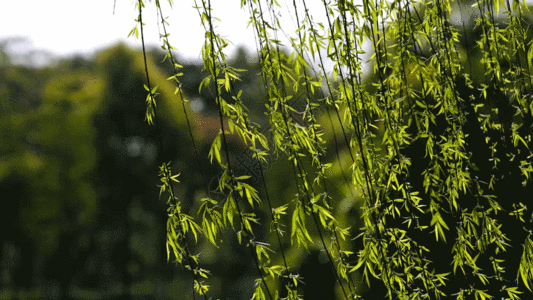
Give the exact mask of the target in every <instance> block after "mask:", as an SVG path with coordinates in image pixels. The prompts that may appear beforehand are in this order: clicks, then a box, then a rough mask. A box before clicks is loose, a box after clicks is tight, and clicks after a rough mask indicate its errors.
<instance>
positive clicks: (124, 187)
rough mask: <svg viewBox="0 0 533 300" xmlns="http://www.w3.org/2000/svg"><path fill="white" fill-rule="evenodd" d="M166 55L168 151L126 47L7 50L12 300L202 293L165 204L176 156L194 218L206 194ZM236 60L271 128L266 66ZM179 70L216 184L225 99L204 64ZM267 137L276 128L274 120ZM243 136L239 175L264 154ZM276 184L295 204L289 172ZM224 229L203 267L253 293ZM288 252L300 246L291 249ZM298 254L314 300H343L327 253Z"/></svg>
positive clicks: (241, 56) (161, 84)
mask: <svg viewBox="0 0 533 300" xmlns="http://www.w3.org/2000/svg"><path fill="white" fill-rule="evenodd" d="M3 45H5V42H4V43H3ZM163 57H164V53H162V52H160V51H158V50H150V52H149V58H150V59H149V65H150V68H149V72H150V76H151V81H152V82H153V83H155V85H157V86H158V92H159V93H160V94H159V96H158V98H157V101H158V112H159V113H160V116H161V117H160V118H159V122H160V124H161V125H162V134H163V139H162V140H163V144H162V147H161V145H160V144H159V141H158V139H157V133H156V127H155V126H149V125H148V124H147V123H146V122H145V121H144V115H145V110H146V103H145V98H146V91H145V90H144V88H143V84H144V83H145V74H144V65H143V58H142V53H141V52H139V51H136V50H132V49H130V48H128V47H126V46H124V45H122V44H119V45H116V46H114V47H111V48H108V49H105V50H102V51H100V52H99V53H97V54H96V55H94V56H93V57H92V58H86V57H82V56H75V57H70V58H63V59H58V60H56V61H55V62H54V63H51V64H47V65H44V66H42V67H39V68H37V67H31V66H27V65H23V64H13V63H12V61H13V57H10V55H9V54H6V52H2V57H1V59H0V99H1V100H0V195H1V198H2V209H0V223H1V225H0V228H1V229H2V230H0V263H1V266H2V267H1V274H0V299H170V298H172V299H192V294H191V293H190V291H191V288H190V287H191V285H192V278H191V277H190V275H189V274H188V273H187V272H185V271H183V270H182V268H181V267H180V266H178V265H176V264H174V263H172V261H170V262H167V257H166V255H167V254H166V249H165V239H166V220H167V213H166V203H165V200H163V199H159V189H158V187H157V184H158V183H159V179H158V176H157V172H158V166H159V165H160V164H161V162H167V161H172V162H173V164H172V168H173V170H174V171H175V172H181V173H182V175H181V176H180V180H181V183H180V184H179V185H177V188H176V191H177V192H178V196H179V198H180V200H181V201H182V203H183V207H184V209H185V211H186V212H187V213H189V214H191V215H193V216H195V217H196V213H195V212H196V211H197V209H198V205H199V199H200V198H202V197H203V196H205V195H206V188H205V184H204V179H203V178H202V176H201V172H200V171H199V167H198V164H197V159H196V157H195V156H194V150H193V148H192V146H191V140H190V137H189V134H188V130H187V124H186V121H185V118H184V115H183V108H182V106H181V102H180V99H179V97H177V96H176V95H174V86H173V85H172V83H171V82H170V81H167V80H166V78H167V77H169V76H171V75H172V69H171V66H170V65H169V64H168V61H166V62H161V60H162V58H163ZM233 57H234V58H233V60H232V61H231V62H230V63H231V64H232V65H233V66H235V67H237V68H243V69H247V70H248V71H247V72H245V73H243V78H242V80H241V81H240V82H239V83H238V86H237V88H239V89H242V90H243V95H244V98H243V100H244V101H245V103H246V105H247V106H248V107H249V109H250V114H251V118H252V119H253V120H255V121H256V122H258V123H261V124H263V125H265V124H266V122H267V119H266V116H265V115H264V114H263V111H264V103H265V101H267V99H266V98H265V93H264V92H263V83H262V82H261V79H260V77H259V76H258V74H259V73H260V69H259V66H258V64H257V59H255V57H254V56H253V55H250V54H249V53H247V52H246V50H244V48H242V49H239V50H238V51H237V52H236V53H235V55H234V56H233ZM19 61H20V59H19ZM180 63H181V64H183V70H182V72H183V73H184V76H183V77H180V80H181V82H182V85H183V86H182V87H183V90H184V92H185V93H186V95H190V97H191V98H188V99H189V100H190V101H188V102H187V104H186V105H187V108H188V112H189V118H190V120H191V125H192V127H193V134H194V135H195V141H196V143H197V148H198V151H199V152H200V158H201V164H202V166H201V168H202V170H203V172H204V175H205V180H206V182H207V184H208V185H209V189H211V190H214V189H215V188H216V185H217V183H218V180H217V175H220V174H221V170H219V169H217V168H215V167H214V166H212V165H211V164H209V161H208V160H207V153H208V150H209V147H210V143H211V141H212V140H213V138H214V137H215V134H216V133H217V132H218V128H219V121H218V118H217V117H216V116H215V112H216V110H215V109H216V107H215V106H214V97H213V95H212V94H211V92H210V90H209V89H204V90H202V92H201V93H200V94H199V93H198V87H199V85H200V82H201V80H202V79H203V78H204V77H205V76H206V75H207V74H206V73H203V72H202V66H201V64H198V63H194V62H189V63H188V62H182V61H180ZM302 101H303V100H302ZM295 105H296V106H297V105H299V104H298V103H296V104H295ZM302 105H305V104H302ZM302 109H303V106H302ZM263 130H264V132H265V133H267V132H268V128H267V126H264V127H263ZM339 132H340V131H339ZM339 132H337V133H339ZM326 138H327V139H329V140H331V139H332V135H331V134H329V135H326ZM231 141H232V144H233V145H232V147H231V149H232V150H231V151H233V152H234V153H232V154H233V155H234V157H236V158H237V157H238V163H237V169H238V172H239V173H242V174H253V173H254V172H255V173H257V166H255V165H254V164H253V161H252V160H251V158H250V154H251V153H248V152H247V150H246V148H245V147H243V145H242V144H239V143H238V141H237V139H233V140H231ZM340 145H341V146H342V143H341V144H340ZM329 149H333V146H331V147H329ZM236 160H237V159H236ZM284 165H285V163H284V162H282V158H281V157H275V156H273V157H272V158H271V161H270V162H269V165H268V166H267V169H268V172H271V173H274V174H280V173H279V172H280V171H281V172H283V168H284ZM254 168H255V169H254ZM255 175H256V176H257V174H255ZM332 176H333V175H332ZM338 176H340V175H338ZM267 178H268V185H269V193H270V194H271V195H278V196H279V197H277V199H279V200H274V203H273V204H274V205H281V204H282V203H281V201H283V200H282V199H291V198H292V197H293V194H294V191H295V190H294V188H293V187H291V186H290V182H287V180H283V176H279V175H278V176H269V175H268V174H267ZM333 178H334V177H333ZM332 182H335V181H332ZM258 183H259V181H258V180H257V178H256V177H255V179H254V182H253V184H254V185H255V186H256V187H257V188H258V189H259V190H260V192H261V193H264V189H262V188H261V187H259V185H258ZM341 186H342V184H341V182H340V180H339V186H338V187H335V186H333V187H332V188H333V192H332V193H336V194H337V195H344V194H346V195H353V194H351V193H350V192H349V191H343V190H341V189H342V188H341ZM211 196H212V197H215V198H216V197H217V195H211ZM218 196H221V195H218ZM350 197H351V196H350ZM342 198H345V197H344V196H342V197H341V199H342ZM353 203H354V201H353V198H351V199H346V201H345V202H341V204H342V205H343V208H342V210H341V212H342V213H344V214H343V216H342V218H343V219H344V220H346V221H347V222H354V221H355V219H353V218H354V217H355V215H356V214H355V208H354V207H353ZM346 212H352V213H351V214H345V213H346ZM350 216H352V219H351V220H350ZM261 217H262V218H263V219H264V220H266V219H268V218H266V215H265V216H261ZM347 218H348V219H347ZM197 222H198V223H201V221H200V220H198V219H197ZM287 230H289V229H288V228H287ZM258 232H259V233H258V235H263V236H258V238H259V239H261V240H264V241H271V240H272V241H273V236H272V234H271V233H270V231H269V226H263V228H262V229H260V230H259V231H258ZM315 234H316V233H315ZM225 235H226V238H225V241H224V243H223V244H222V245H221V246H220V247H219V248H214V247H213V246H212V245H210V244H209V243H204V242H200V244H198V245H195V246H193V249H194V251H195V252H197V253H201V254H200V259H201V262H200V263H201V266H202V267H203V268H206V269H208V270H210V271H211V273H212V276H211V277H210V279H209V281H208V282H207V283H208V284H210V285H211V289H212V291H211V292H210V295H211V296H213V297H215V298H220V299H249V298H250V297H251V293H252V291H253V289H252V288H251V287H252V286H253V284H254V280H255V278H256V277H257V270H256V269H254V265H253V260H252V259H251V258H250V257H248V256H249V253H248V251H246V249H245V247H244V246H239V245H238V242H237V239H236V237H235V234H234V233H233V231H232V230H228V231H227V232H226V233H225ZM287 235H288V234H287ZM287 235H286V236H287ZM192 242H193V240H191V243H192ZM192 244H194V243H192ZM285 247H286V248H290V247H291V246H290V243H289V242H288V241H287V244H286V245H285ZM275 248H277V246H275ZM289 253H290V254H289V259H290V260H291V265H293V266H299V265H301V264H303V263H307V264H306V267H305V268H304V267H302V269H301V270H300V274H302V275H303V276H304V278H305V279H304V280H305V281H306V287H305V289H307V290H309V292H306V294H307V295H308V297H306V299H307V298H310V297H309V295H312V294H313V293H314V294H316V293H318V294H316V295H317V297H318V295H330V296H331V297H332V293H333V289H334V288H333V287H334V285H335V284H334V283H333V281H332V282H325V281H328V280H332V279H331V278H330V277H331V276H322V275H323V274H325V272H330V267H329V265H327V264H326V263H325V261H326V260H325V256H324V257H322V256H323V254H322V255H319V251H318V250H317V249H315V248H313V246H311V247H310V249H309V250H303V249H296V247H294V248H293V249H292V250H291V251H290V252H289ZM306 268H307V269H306ZM306 270H307V271H306ZM327 274H329V273H327ZM317 283H321V285H318V284H317ZM320 286H321V287H320ZM318 287H320V290H313V289H317V288H318ZM328 287H329V288H328ZM320 297H322V296H320Z"/></svg>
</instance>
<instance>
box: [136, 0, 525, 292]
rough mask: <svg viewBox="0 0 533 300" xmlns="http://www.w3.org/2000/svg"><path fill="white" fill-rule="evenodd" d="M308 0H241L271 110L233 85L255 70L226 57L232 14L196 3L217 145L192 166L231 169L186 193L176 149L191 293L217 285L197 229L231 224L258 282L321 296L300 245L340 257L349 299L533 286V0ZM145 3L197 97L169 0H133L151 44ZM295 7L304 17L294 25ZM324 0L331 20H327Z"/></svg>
mask: <svg viewBox="0 0 533 300" xmlns="http://www.w3.org/2000/svg"><path fill="white" fill-rule="evenodd" d="M169 2H170V4H172V1H169ZM309 2H310V1H307V3H306V1H301V0H300V1H296V0H293V1H292V2H291V3H290V4H289V3H287V6H283V7H282V6H280V5H279V4H278V3H277V2H276V1H270V0H250V1H246V0H242V1H241V8H242V9H243V10H245V11H246V12H247V13H249V17H250V25H251V26H250V30H253V31H254V32H255V37H256V44H257V49H256V50H257V53H258V57H259V61H260V65H261V79H262V83H263V87H262V88H263V89H264V91H265V97H263V98H264V99H267V100H266V101H265V103H261V105H259V106H256V107H260V108H261V109H262V110H263V111H262V112H261V113H264V114H265V115H266V116H267V117H268V123H266V124H262V126H260V125H259V123H260V122H256V121H255V120H254V119H253V118H252V117H251V116H252V113H250V111H249V110H248V109H247V107H246V106H247V103H245V102H244V101H243V97H245V96H246V95H243V93H242V91H241V90H238V89H237V88H236V85H235V83H236V82H237V81H239V79H240V77H241V76H242V74H243V72H246V70H243V69H239V68H236V67H234V66H232V65H230V64H229V63H228V60H227V57H228V53H227V49H226V47H227V46H228V44H229V41H227V40H226V39H225V38H224V37H223V36H224V32H219V31H218V29H217V28H218V27H217V23H218V22H224V21H229V20H225V18H228V16H217V11H216V10H213V9H212V7H211V1H210V0H199V1H198V3H196V1H195V3H192V4H191V5H193V4H194V6H195V7H196V9H197V10H198V13H199V23H200V24H201V25H202V26H203V28H204V30H205V43H204V46H203V49H202V58H203V64H204V70H205V71H206V72H208V73H209V75H208V76H207V77H205V79H204V81H203V83H202V85H201V88H204V89H205V88H209V87H212V93H213V94H214V99H215V101H216V106H217V107H218V113H217V114H218V121H217V122H218V123H219V126H220V127H219V132H218V134H217V135H216V137H215V138H214V140H213V141H212V145H211V147H210V151H209V155H208V157H202V156H200V155H199V154H198V151H197V146H196V144H195V140H194V136H192V134H191V141H190V142H189V143H190V145H191V146H192V149H193V150H191V151H195V152H196V153H197V160H198V162H199V167H198V169H197V171H196V172H198V173H199V174H202V176H205V174H204V173H203V171H202V167H201V164H200V162H201V161H203V160H206V159H208V160H209V161H210V162H211V163H212V164H215V165H218V166H219V167H220V170H221V173H220V175H219V176H217V180H218V184H217V185H216V188H214V189H213V188H212V187H210V186H208V184H207V182H208V181H210V180H211V179H210V178H204V179H203V180H204V181H205V182H206V188H205V197H203V198H202V199H197V200H194V201H197V202H198V203H197V204H195V205H192V206H190V205H189V206H187V209H184V206H183V205H182V202H181V199H178V197H177V196H176V195H177V194H178V191H179V189H180V188H181V187H180V185H179V179H180V177H179V172H180V171H181V170H180V166H179V164H177V165H175V164H172V163H171V162H163V163H162V164H161V167H160V177H161V178H160V179H161V185H160V188H161V195H162V197H164V199H165V200H166V201H167V202H168V215H169V217H168V223H167V232H168V237H167V251H168V255H169V259H170V258H172V260H174V259H175V260H176V261H177V262H178V263H179V264H181V265H182V266H183V268H184V269H186V270H188V273H189V275H190V278H191V279H192V280H191V282H192V283H193V284H192V285H191V286H190V292H189V293H190V297H192V298H203V299H209V298H210V297H211V296H210V272H209V270H206V269H205V268H204V267H203V266H202V253H201V252H198V251H196V250H195V249H197V248H196V247H195V245H196V243H198V242H199V240H202V239H203V240H205V241H208V242H209V243H211V244H212V245H214V246H219V245H220V244H221V243H223V242H224V241H223V239H224V237H227V236H228V235H227V233H228V232H229V233H232V234H233V235H234V236H236V238H237V239H238V241H239V243H240V247H242V249H247V250H246V251H249V252H250V256H249V257H250V258H251V259H250V261H249V262H248V263H249V266H250V268H253V269H255V270H256V274H257V275H256V284H255V287H254V288H253V291H251V292H250V295H253V296H252V298H253V299H282V298H284V299H302V298H303V296H307V298H310V296H313V295H303V296H302V295H301V287H302V285H303V284H305V280H306V279H305V278H302V276H300V275H299V269H298V268H299V265H298V264H295V263H294V261H295V259H294V256H291V254H292V253H295V252H294V251H297V250H296V249H306V248H308V247H318V248H320V249H321V252H322V253H323V255H324V257H325V258H326V259H327V261H328V263H329V264H330V266H331V272H330V274H322V275H323V276H324V277H327V276H330V277H331V278H333V279H334V280H335V289H336V295H337V298H339V299H361V298H362V297H365V298H372V299H379V298H383V297H384V296H385V297H387V298H389V299H440V298H447V299H452V298H453V299H500V298H502V299H519V298H520V297H523V298H529V297H531V294H532V293H531V291H532V287H531V283H532V280H533V236H532V231H531V230H532V226H531V221H532V218H533V215H531V216H530V215H529V214H528V210H527V209H528V207H529V208H531V205H533V203H532V197H533V189H532V184H533V183H531V178H530V176H531V173H532V172H533V166H532V160H533V159H532V157H533V154H532V151H531V149H530V146H531V134H532V124H533V123H532V121H533V112H532V111H533V102H532V94H531V92H532V88H533V79H532V77H531V72H532V71H533V65H532V64H533V61H532V60H533V46H532V45H531V42H530V38H529V37H530V32H529V31H528V27H527V25H528V16H529V10H528V6H527V4H526V3H525V2H524V3H522V2H519V1H517V0H512V1H511V0H505V1H504V0H501V1H500V0H476V1H474V2H468V3H466V2H456V1H449V0H436V1H427V0H422V1H410V0H402V1H399V0H398V1H397V0H391V1H379V0H375V1H372V0H363V1H362V2H354V1H351V0H342V1H322V2H321V3H320V6H318V7H320V9H317V6H313V8H314V9H313V10H310V9H309V7H308V5H309ZM145 5H155V6H156V8H157V10H158V12H159V16H160V17H161V19H160V22H161V23H160V28H161V35H160V36H161V43H162V47H163V49H164V50H166V51H167V55H166V59H167V60H168V61H169V62H170V64H172V65H173V67H174V70H175V74H174V76H172V77H170V78H168V79H169V80H171V81H173V82H175V83H176V91H175V92H176V95H177V96H176V101H180V102H182V103H184V102H185V101H186V98H187V97H193V96H194V95H184V94H183V92H182V90H181V88H180V76H181V72H180V64H179V62H178V61H176V60H175V58H174V56H173V54H172V50H173V49H175V48H174V47H173V46H171V44H170V43H169V39H168V38H169V34H170V33H169V32H167V30H166V26H167V25H168V23H167V21H166V19H165V16H166V15H165V14H169V11H168V10H166V11H164V9H163V8H164V7H166V6H165V5H166V4H165V5H163V4H162V3H160V1H157V0H156V1H155V2H143V1H141V0H139V1H137V6H136V7H137V9H138V18H137V22H138V24H137V26H136V27H135V28H134V29H132V32H131V33H130V34H132V35H136V36H140V38H141V43H142V46H143V49H144V29H143V9H144V7H145ZM282 12H283V13H284V14H286V13H289V14H290V15H291V16H292V18H293V21H294V22H295V23H296V28H297V30H296V31H294V32H286V31H284V30H283V28H282V27H281V25H280V24H281V22H280V20H279V18H280V15H281V13H282ZM319 14H320V15H321V16H322V18H323V19H324V20H326V21H325V22H323V23H317V22H315V21H314V18H313V17H314V16H318V15H319ZM282 34H283V35H288V37H289V38H288V39H285V41H286V42H283V41H282V39H280V38H278V36H281V35H282ZM177 48H179V45H177ZM326 62H330V65H332V66H333V67H332V68H329V69H327V68H326V67H325V66H326ZM147 70H148V69H147ZM157 84H158V83H157V82H154V80H152V79H151V77H150V74H149V73H148V71H147V72H146V84H145V88H146V90H147V98H146V104H147V110H146V120H147V121H148V123H149V124H150V125H154V126H158V114H159V113H160V112H159V110H158V106H157V87H156V85H157ZM258 88H259V87H258ZM295 103H299V105H296V104H295ZM302 103H303V105H301V104H302ZM183 109H185V116H186V117H187V114H188V113H187V106H186V105H185V104H184V105H183ZM187 122H189V121H188V119H187ZM159 132H160V134H159V138H160V139H165V133H164V132H161V131H159ZM191 132H192V131H191ZM236 136H237V137H238V138H239V139H240V140H241V144H242V145H245V147H247V152H245V153H246V154H242V155H247V157H246V159H248V161H249V162H251V163H250V165H253V166H255V169H254V170H256V171H257V172H254V173H253V174H249V173H247V172H245V171H242V168H241V169H239V168H238V167H237V166H238V165H239V162H241V161H242V160H243V157H239V155H235V154H234V153H235V152H234V151H230V149H229V146H228V145H229V139H230V138H235V137H236ZM326 145H328V146H329V148H332V149H331V150H330V149H329V148H327V147H326ZM273 158H276V159H277V160H278V165H283V167H282V168H279V169H277V170H279V172H278V173H273V172H271V171H267V167H268V165H269V162H271V161H272V159H273ZM245 170H246V169H245ZM247 170H250V168H248V169H247ZM187 172H190V171H187ZM191 175H194V174H183V172H182V174H181V176H191ZM279 178H282V179H283V181H284V183H285V184H288V185H291V186H293V189H292V190H291V191H293V192H292V193H289V194H288V193H280V191H279V190H276V191H275V192H274V193H273V191H272V190H271V188H270V185H269V184H268V182H269V181H271V180H278V179H279ZM252 179H257V180H256V181H254V182H256V183H254V184H251V182H252ZM346 207H357V209H358V218H357V219H354V218H351V217H347V216H346V215H347V214H348V212H347V211H348V210H347V209H346ZM285 230H286V231H287V232H285ZM296 253H298V252H296ZM365 291H366V292H365Z"/></svg>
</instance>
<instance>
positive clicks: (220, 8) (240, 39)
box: [0, 0, 324, 63]
mask: <svg viewBox="0 0 533 300" xmlns="http://www.w3.org/2000/svg"><path fill="white" fill-rule="evenodd" d="M113 2H114V1H113V0H84V1H81V0H9V1H3V3H2V9H1V11H0V28H1V30H0V42H1V41H2V40H5V39H6V38H14V37H20V38H25V39H26V42H21V43H12V44H11V46H10V47H9V48H8V49H7V51H11V52H15V53H18V54H26V55H28V54H30V53H32V52H33V53H34V52H35V51H39V52H48V53H50V54H53V55H58V56H65V55H72V54H75V53H81V54H85V55H90V54H92V53H94V51H95V50H99V49H102V48H105V47H109V46H111V45H112V44H114V43H116V42H118V41H126V42H127V43H128V44H130V45H132V46H140V44H141V42H140V37H139V40H136V39H135V38H133V37H130V38H127V36H128V33H129V31H130V30H131V29H132V28H133V27H134V26H135V19H136V18H137V11H136V9H135V5H134V3H135V2H134V0H126V1H124V0H117V1H116V6H115V8H114V9H115V13H114V14H113V4H114V3H113ZM279 2H280V4H281V5H282V6H284V5H286V4H285V2H286V3H287V4H288V5H291V4H292V0H285V2H284V0H281V1H279ZM321 2H322V1H321V0H312V1H307V5H308V6H310V7H311V8H313V7H314V8H316V9H317V10H316V12H317V13H318V14H320V16H315V18H316V19H318V17H322V16H323V15H324V13H323V7H322V4H321ZM161 3H162V4H163V9H164V11H163V13H164V14H165V15H166V16H169V19H168V21H169V23H170V28H167V30H168V31H169V32H170V33H171V34H170V43H171V44H172V45H173V46H174V47H176V48H178V50H179V52H180V54H181V55H182V56H184V57H186V58H189V59H201V54H200V51H201V47H202V44H203V41H204V34H203V32H204V31H203V28H202V26H201V24H200V19H199V16H198V13H197V11H196V9H194V8H193V6H194V1H193V0H174V5H173V8H172V9H170V7H169V5H168V1H166V0H161ZM198 3H199V4H200V3H201V0H198ZM212 4H213V6H214V13H213V14H214V16H216V17H218V18H219V19H221V22H219V23H218V28H217V32H219V33H221V34H222V35H224V36H225V37H227V38H228V39H229V40H230V41H231V42H232V43H233V44H235V45H246V46H248V48H249V49H251V50H252V49H255V39H254V34H253V30H252V27H251V26H250V27H248V28H247V23H248V18H249V16H248V11H247V10H242V9H241V8H240V1H239V0H212ZM146 6H147V8H146V9H145V10H143V21H144V23H145V24H146V26H145V28H144V32H145V39H146V42H147V44H149V45H159V44H160V43H159V40H158V37H159V33H158V28H157V20H156V17H157V15H156V10H155V8H154V5H153V4H152V3H147V5H146ZM284 12H285V13H284V14H283V15H282V17H284V20H285V22H286V23H287V24H288V26H287V27H286V26H285V24H284V25H283V27H284V29H288V30H287V32H288V33H289V34H294V29H292V30H290V28H293V27H292V26H290V25H291V24H292V20H291V17H290V16H289V15H288V12H287V10H286V9H285V11H284ZM230 49H231V48H230ZM0 51H6V49H0ZM41 56H43V55H42V54H41ZM26 63H31V62H26ZM37 63H38V62H37Z"/></svg>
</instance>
